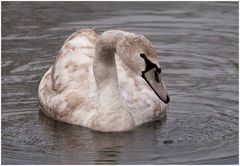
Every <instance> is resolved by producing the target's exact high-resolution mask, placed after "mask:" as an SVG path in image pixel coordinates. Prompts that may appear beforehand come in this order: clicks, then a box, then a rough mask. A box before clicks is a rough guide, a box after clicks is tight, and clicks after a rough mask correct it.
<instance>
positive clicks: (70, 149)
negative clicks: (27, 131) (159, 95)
mask: <svg viewBox="0 0 240 166" xmlns="http://www.w3.org/2000/svg"><path fill="white" fill-rule="evenodd" d="M39 123H40V125H39V127H40V131H39V132H43V133H42V134H43V135H45V137H47V138H44V139H45V141H47V142H45V144H48V148H49V149H51V151H52V153H53V154H54V155H55V157H54V156H52V158H56V157H57V159H58V162H59V163H64V164H66V163H68V161H71V163H69V164H79V163H85V162H86V163H91V164H121V163H120V161H124V160H125V162H126V163H128V162H129V161H130V160H128V159H129V158H130V157H131V156H134V154H133V153H137V152H139V150H143V152H144V149H147V148H145V146H146V143H147V142H148V143H149V144H154V143H157V142H159V141H158V140H157V137H156V135H155V134H156V133H155V132H154V131H156V130H158V129H159V128H161V125H162V124H165V119H163V120H162V121H157V122H151V123H148V124H145V125H142V126H140V127H138V128H136V129H135V130H134V131H130V132H124V133H101V132H96V131H92V130H90V129H88V128H84V127H81V126H72V125H68V124H65V123H60V122H57V121H54V120H52V119H50V118H48V117H47V116H45V115H44V114H43V113H42V112H41V111H39ZM143 135H145V136H146V137H143ZM165 136H166V138H167V135H165ZM161 141H162V140H161ZM139 147H140V149H139ZM135 157H141V156H135ZM54 160H55V159H54ZM54 160H53V161H52V162H53V163H54ZM89 161H91V162H89Z"/></svg>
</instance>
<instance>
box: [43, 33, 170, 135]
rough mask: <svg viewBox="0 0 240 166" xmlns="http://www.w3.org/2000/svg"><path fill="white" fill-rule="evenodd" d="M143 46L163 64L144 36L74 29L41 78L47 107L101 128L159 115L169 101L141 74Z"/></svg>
mask: <svg viewBox="0 0 240 166" xmlns="http://www.w3.org/2000/svg"><path fill="white" fill-rule="evenodd" d="M138 42H139V43H138ZM119 43H120V44H119ZM135 47H136V48H135ZM139 47H143V48H139ZM139 51H140V52H139ZM141 51H143V52H144V53H145V54H148V55H146V56H148V58H149V59H150V60H151V61H152V62H154V63H155V64H158V60H157V58H156V57H157V54H156V52H155V50H154V49H153V48H152V46H151V44H150V42H149V41H148V40H147V39H146V38H144V37H143V36H140V35H136V34H133V33H128V32H124V31H117V30H115V31H114V30H113V31H106V32H104V33H103V34H102V35H101V36H100V37H99V36H98V35H97V34H96V33H95V32H94V31H93V30H91V29H82V30H79V31H77V32H75V33H73V34H72V35H71V36H70V37H69V38H68V39H67V40H66V41H65V43H64V45H63V46H62V48H61V50H60V51H59V55H58V56H57V59H56V62H55V63H54V65H53V66H52V67H51V68H50V69H49V70H48V71H47V72H46V74H45V75H44V76H43V78H42V80H41V82H40V85H39V91H38V94H39V99H40V104H41V106H42V108H43V111H44V113H45V114H47V115H48V116H50V117H51V118H53V119H56V120H59V121H62V122H66V123H70V124H76V125H81V126H85V127H89V128H91V129H94V130H99V131H126V130H131V129H133V128H134V127H135V126H137V125H140V124H143V123H146V122H150V121H154V120H158V119H160V118H161V117H162V116H163V115H164V113H165V112H166V106H167V105H166V104H165V103H164V102H163V101H161V100H160V99H159V97H158V96H157V95H156V93H155V92H154V91H153V89H152V88H151V87H150V86H149V84H148V83H147V82H146V81H145V80H144V79H143V78H142V77H141V76H140V75H139V74H140V72H141V71H138V70H139V69H140V70H142V71H143V70H144V68H145V63H144V60H143V59H142V58H141V57H140V56H139V59H136V57H135V56H133V55H135V54H136V53H138V52H139V53H141ZM114 55H115V56H114ZM133 63H136V64H135V65H134V64H133ZM157 66H159V64H158V65H157Z"/></svg>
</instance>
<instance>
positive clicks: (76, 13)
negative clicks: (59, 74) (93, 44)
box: [1, 2, 239, 164]
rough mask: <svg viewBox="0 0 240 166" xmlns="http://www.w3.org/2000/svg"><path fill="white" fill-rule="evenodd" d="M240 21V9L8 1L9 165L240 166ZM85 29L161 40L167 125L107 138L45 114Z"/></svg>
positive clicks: (5, 153)
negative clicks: (44, 102) (62, 63)
mask: <svg viewBox="0 0 240 166" xmlns="http://www.w3.org/2000/svg"><path fill="white" fill-rule="evenodd" d="M20 5H21V8H19V6H20ZM20 9H21V10H20ZM66 9H67V10H68V11H70V12H63V11H66ZM29 13H32V14H31V15H29ZM50 15H51V17H49V16H50ZM20 16H21V17H20ZM237 20H238V3H237V2H224V3H223V2H194V3H193V2H180V3H179V2H137V3H135V2H114V3H113V2H68V3H65V2H58V3H55V2H34V3H29V2H27V3H26V2H4V3H2V25H3V26H2V63H1V64H2V78H1V80H2V114H1V115H2V164H176V163H177V164H237V163H238V118H239V117H238V114H239V113H238V105H239V104H238V102H239V101H238V93H239V92H238V91H237V90H236V89H238V70H239V64H238V24H237ZM82 27H96V28H97V31H99V32H102V31H104V30H107V29H116V28H117V29H123V30H128V31H133V32H137V33H141V34H144V35H145V36H146V37H147V38H148V39H150V40H151V41H152V43H153V45H154V47H155V48H156V50H157V51H158V53H159V57H160V59H159V60H160V64H161V67H162V71H163V79H164V81H165V84H166V86H167V89H168V93H169V94H170V97H171V102H170V104H169V109H168V115H167V117H166V119H164V120H162V121H161V122H160V121H158V122H154V123H148V124H145V125H142V126H140V127H137V128H136V129H135V130H134V131H132V132H127V133H99V132H94V131H91V130H90V129H87V128H83V127H80V126H72V125H67V124H64V123H60V122H56V121H54V120H52V119H50V118H48V117H46V116H45V115H44V114H43V113H42V112H41V111H40V108H39V103H38V97H37V88H38V84H39V81H40V79H41V77H42V76H43V74H44V73H45V72H46V71H47V69H48V68H49V67H50V66H51V65H52V63H53V61H54V59H55V56H56V55H57V53H58V50H59V49H60V48H61V45H62V44H63V42H64V40H65V38H66V37H67V36H68V35H69V34H71V33H72V32H73V31H75V30H76V29H79V28H82Z"/></svg>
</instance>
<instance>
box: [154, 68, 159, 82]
mask: <svg viewBox="0 0 240 166" xmlns="http://www.w3.org/2000/svg"><path fill="white" fill-rule="evenodd" d="M155 80H156V81H157V82H158V83H159V76H158V72H157V71H155Z"/></svg>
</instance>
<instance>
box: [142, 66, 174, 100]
mask: <svg viewBox="0 0 240 166" xmlns="http://www.w3.org/2000/svg"><path fill="white" fill-rule="evenodd" d="M142 76H143V78H144V79H145V80H146V82H147V83H148V84H149V85H150V87H151V88H152V89H153V91H154V92H155V93H156V95H157V96H158V97H159V98H160V99H161V100H162V101H163V102H164V103H166V104H167V103H168V102H169V101H170V97H169V96H168V94H167V91H166V87H165V85H164V83H163V81H162V80H161V76H160V74H159V73H158V72H157V71H156V69H155V68H153V69H151V70H149V71H147V72H145V73H144V74H143V75H142Z"/></svg>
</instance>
